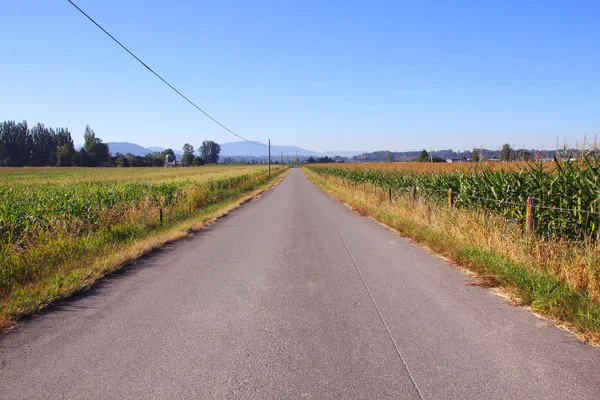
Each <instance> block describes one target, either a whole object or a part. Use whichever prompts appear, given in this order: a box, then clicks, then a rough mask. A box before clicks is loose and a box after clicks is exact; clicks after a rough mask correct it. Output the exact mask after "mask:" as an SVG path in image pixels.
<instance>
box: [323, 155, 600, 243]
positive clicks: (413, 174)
mask: <svg viewBox="0 0 600 400" xmlns="http://www.w3.org/2000/svg"><path fill="white" fill-rule="evenodd" d="M311 169H312V170H313V171H315V172H316V173H319V174H321V175H324V176H335V177H338V178H342V179H344V180H346V181H347V182H352V183H354V184H364V183H368V184H372V185H375V186H378V187H381V188H386V189H388V188H389V189H391V191H392V194H398V193H407V192H409V191H411V192H412V190H413V187H414V188H415V191H416V196H421V197H426V198H429V199H436V200H445V199H447V198H448V193H449V189H452V195H453V204H454V205H455V206H456V207H468V208H479V209H484V210H488V211H494V212H496V213H498V214H502V215H504V216H505V217H506V218H507V220H509V221H511V222H513V223H515V222H516V223H519V224H524V223H525V217H526V213H527V202H528V199H529V198H530V197H533V198H534V199H535V205H534V207H533V211H534V213H535V215H534V217H535V229H536V231H537V233H538V235H540V236H546V237H548V238H564V237H568V238H571V239H577V240H586V239H589V238H592V239H597V236H598V232H599V227H600V213H599V211H600V204H599V203H598V202H599V201H600V160H599V159H598V158H597V157H596V155H595V154H594V153H590V154H589V155H588V158H586V159H582V160H580V161H571V160H564V161H560V162H545V163H542V162H537V163H536V162H531V163H498V162H496V163H487V164H483V163H482V164H473V163H452V164H450V163H437V164H431V163H397V164H353V165H351V166H342V165H337V166H336V165H334V166H316V167H312V168H311Z"/></svg>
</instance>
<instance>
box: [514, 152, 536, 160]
mask: <svg viewBox="0 0 600 400" xmlns="http://www.w3.org/2000/svg"><path fill="white" fill-rule="evenodd" d="M532 159H533V157H532V156H531V152H530V151H528V150H525V149H520V150H517V160H519V161H531V160H532Z"/></svg>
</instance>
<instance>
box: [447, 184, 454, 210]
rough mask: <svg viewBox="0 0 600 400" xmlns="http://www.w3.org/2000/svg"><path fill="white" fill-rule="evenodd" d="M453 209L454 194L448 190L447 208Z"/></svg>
mask: <svg viewBox="0 0 600 400" xmlns="http://www.w3.org/2000/svg"><path fill="white" fill-rule="evenodd" d="M452 207H454V193H453V192H452V188H450V189H448V208H450V209H452Z"/></svg>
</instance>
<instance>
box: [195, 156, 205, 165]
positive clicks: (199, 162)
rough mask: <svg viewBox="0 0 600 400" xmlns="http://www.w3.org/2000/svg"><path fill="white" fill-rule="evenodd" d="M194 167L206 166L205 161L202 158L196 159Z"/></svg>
mask: <svg viewBox="0 0 600 400" xmlns="http://www.w3.org/2000/svg"><path fill="white" fill-rule="evenodd" d="M194 165H204V159H203V158H202V157H198V156H196V157H194Z"/></svg>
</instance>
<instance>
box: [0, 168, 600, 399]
mask: <svg viewBox="0 0 600 400" xmlns="http://www.w3.org/2000/svg"><path fill="white" fill-rule="evenodd" d="M468 281H469V277H468V276H466V275H465V274H463V273H462V272H460V271H458V270H457V269H456V268H455V267H453V266H452V265H450V264H448V263H447V262H445V261H443V260H442V259H441V258H439V257H436V256H432V255H431V254H429V253H428V252H427V251H426V250H424V249H422V248H420V247H419V246H417V245H415V244H412V243H410V242H409V241H408V240H406V239H403V238H401V237H399V236H398V235H397V234H395V233H393V232H391V231H390V230H388V229H386V228H385V227H383V226H381V225H379V224H377V223H375V222H374V221H372V220H370V219H368V218H365V217H360V216H357V215H355V214H353V213H352V212H351V211H350V210H349V209H348V208H346V207H345V206H343V205H342V204H340V203H339V202H337V201H335V200H333V199H332V198H330V197H328V196H327V195H325V194H323V193H322V192H321V191H319V190H318V189H317V188H316V187H315V186H313V185H312V184H311V183H310V182H309V181H308V179H307V178H306V177H305V176H304V175H303V174H302V172H301V171H300V170H292V171H291V173H290V174H289V175H288V176H287V177H286V178H285V179H284V181H283V182H282V183H281V184H280V185H279V186H278V187H276V188H275V189H274V190H272V191H270V192H268V193H266V194H264V195H263V197H262V198H260V199H259V200H257V201H255V202H252V203H249V204H247V205H245V206H244V207H242V208H241V209H239V210H237V211H235V212H233V213H231V214H230V215H229V216H228V217H226V218H223V219H221V220H220V221H218V222H217V223H215V224H214V225H213V226H212V227H210V228H209V229H207V230H205V231H203V232H201V233H199V234H196V235H194V236H193V237H190V238H189V239H186V240H183V241H181V242H178V243H176V244H173V245H169V246H167V247H166V248H164V250H162V251H160V252H157V253H155V254H153V255H151V256H149V257H146V258H144V259H143V260H140V261H139V262H138V263H136V264H134V265H132V266H131V267H128V268H126V269H124V270H123V271H122V272H120V273H117V274H114V275H112V276H111V277H109V278H107V279H105V280H104V281H103V282H102V283H100V284H98V285H96V286H95V287H94V288H93V289H92V290H90V291H89V292H87V293H85V294H84V295H81V296H78V297H76V298H74V299H71V300H68V301H65V302H62V303H61V304H59V305H57V306H55V307H52V308H51V309H50V310H49V311H48V312H45V313H43V314H42V315H40V316H38V317H36V318H34V319H31V320H29V321H27V322H25V323H24V324H23V325H22V326H21V327H19V328H18V329H16V330H15V331H13V332H11V333H8V334H5V335H2V336H1V337H0V398H2V399H21V398H22V399H49V398H52V399H62V398H69V399H95V398H98V399H106V398H124V399H129V398H135V399H164V398H194V399H211V398H217V399H222V398H248V399H269V398H271V399H282V398H293V399H300V398H312V399H330V398H344V399H379V398H394V399H418V398H425V399H567V398H570V399H598V398H600V352H599V351H598V350H596V349H595V348H593V347H591V346H589V345H584V344H581V343H579V342H577V341H576V340H575V339H574V338H573V336H572V335H570V334H569V333H567V332H564V331H562V330H560V329H558V328H555V327H553V326H552V325H551V324H549V323H547V322H545V321H543V320H541V319H539V318H537V317H536V316H534V315H533V314H531V313H530V312H528V311H527V310H524V309H520V308H515V307H511V306H509V305H508V304H507V303H506V301H505V300H504V299H502V298H501V297H499V296H496V295H494V294H493V293H492V292H491V291H490V290H488V289H484V288H481V287H477V286H472V285H469V284H468Z"/></svg>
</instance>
